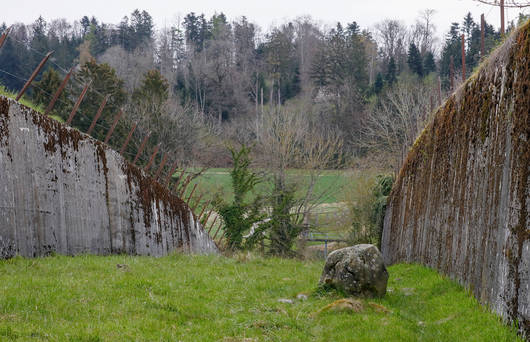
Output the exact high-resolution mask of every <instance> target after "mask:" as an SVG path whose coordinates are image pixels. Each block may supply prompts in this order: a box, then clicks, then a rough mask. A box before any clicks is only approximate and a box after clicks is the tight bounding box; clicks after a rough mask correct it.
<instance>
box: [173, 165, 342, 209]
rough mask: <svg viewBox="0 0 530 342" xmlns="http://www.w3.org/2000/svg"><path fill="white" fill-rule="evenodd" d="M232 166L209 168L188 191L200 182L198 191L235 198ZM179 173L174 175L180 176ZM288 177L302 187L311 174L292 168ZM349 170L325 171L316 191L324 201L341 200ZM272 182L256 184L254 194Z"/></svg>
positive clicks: (264, 191) (260, 191) (260, 192)
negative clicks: (232, 183) (231, 176)
mask: <svg viewBox="0 0 530 342" xmlns="http://www.w3.org/2000/svg"><path fill="white" fill-rule="evenodd" d="M230 171H231V169H230V168H212V169H208V170H207V171H206V172H204V173H203V174H202V175H201V176H199V177H198V178H196V179H195V180H194V181H192V182H191V184H190V185H189V186H188V192H189V190H190V189H191V188H192V187H193V185H194V184H196V183H197V184H198V186H197V190H196V191H197V193H200V192H204V193H209V194H212V193H216V192H222V193H223V194H224V197H225V198H226V199H228V200H231V199H232V198H233V196H234V195H233V191H232V185H231V182H232V180H231V178H230ZM178 176H179V174H178V173H177V174H176V175H175V176H174V177H178ZM288 177H289V178H290V179H291V180H296V181H297V182H298V183H299V184H301V186H302V187H304V184H307V182H309V176H308V174H307V173H306V172H304V171H303V170H291V171H289V172H288ZM348 181H349V179H348V177H347V171H342V170H328V171H324V172H323V173H322V175H321V176H320V177H319V179H318V181H317V183H316V184H315V189H314V191H315V193H316V194H322V198H321V201H322V203H335V202H338V201H340V200H341V198H340V196H341V194H342V191H343V189H344V188H345V187H347V186H348ZM271 188H272V183H271V182H270V180H269V179H268V178H266V177H265V178H264V181H263V182H262V183H261V184H259V185H258V186H256V189H255V193H254V196H255V195H256V194H261V195H263V194H265V193H268V192H270V191H269V190H270V189H271Z"/></svg>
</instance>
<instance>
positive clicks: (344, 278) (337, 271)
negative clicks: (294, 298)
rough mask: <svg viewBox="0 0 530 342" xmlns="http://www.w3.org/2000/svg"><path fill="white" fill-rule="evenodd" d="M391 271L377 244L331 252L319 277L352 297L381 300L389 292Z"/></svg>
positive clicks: (323, 284) (323, 283)
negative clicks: (387, 288)
mask: <svg viewBox="0 0 530 342" xmlns="http://www.w3.org/2000/svg"><path fill="white" fill-rule="evenodd" d="M387 281H388V272H387V270H386V267H385V264H384V263H383V255H382V254H381V252H379V249H377V247H375V246H374V245H366V244H365V245H356V246H353V247H346V248H342V249H339V250H336V251H334V252H333V253H331V254H330V255H329V256H328V258H327V260H326V265H325V266H324V271H323V272H322V276H321V277H320V285H321V286H329V287H333V288H336V289H338V290H341V291H344V292H345V293H347V294H350V295H353V296H362V297H382V296H384V295H385V293H386V284H387Z"/></svg>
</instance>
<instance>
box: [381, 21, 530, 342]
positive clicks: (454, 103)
mask: <svg viewBox="0 0 530 342" xmlns="http://www.w3.org/2000/svg"><path fill="white" fill-rule="evenodd" d="M529 141H530V23H527V24H526V25H524V26H523V27H522V28H520V29H519V30H518V31H517V32H515V33H514V34H513V35H511V36H510V37H509V38H508V39H507V41H506V42H505V44H504V45H503V46H501V47H500V48H499V49H497V50H496V51H495V52H494V54H493V55H492V56H491V57H490V58H489V59H488V60H487V61H486V62H484V63H483V65H482V66H481V68H480V69H479V71H478V72H476V73H475V74H474V75H473V76H472V77H471V78H470V79H469V80H467V81H466V82H465V84H464V85H463V86H462V87H461V88H460V89H458V90H457V91H456V92H455V94H453V95H452V96H451V97H450V98H449V99H448V100H447V102H446V103H445V104H444V105H443V106H442V107H441V108H439V109H438V111H437V113H436V115H435V118H434V120H433V122H432V123H430V124H429V125H428V127H427V128H426V129H425V131H424V132H423V133H422V135H421V136H420V137H419V138H418V140H417V141H416V143H415V144H414V146H413V148H412V149H411V151H410V152H409V154H408V156H407V159H406V161H405V163H404V165H403V167H402V169H401V171H400V174H399V176H398V178H397V180H396V183H395V185H394V188H393V190H392V193H391V195H390V197H389V201H388V208H387V213H386V217H385V225H384V231H383V241H382V252H383V255H384V258H385V261H386V263H388V264H392V263H396V262H402V261H406V262H419V263H422V264H425V265H428V266H431V267H433V268H436V269H438V270H440V271H441V272H443V273H445V274H447V275H449V276H451V277H452V278H454V279H456V280H458V281H459V282H460V283H462V284H464V285H465V286H467V287H469V288H470V289H471V291H472V292H473V294H474V295H475V296H476V297H477V298H478V299H479V300H480V301H481V302H482V303H487V304H488V305H489V306H490V307H491V308H492V309H494V310H495V311H497V312H498V313H499V314H500V315H502V316H503V317H504V318H506V319H507V320H509V321H514V320H517V321H518V323H519V326H520V328H521V331H524V332H526V334H527V336H530V218H529V215H528V213H529V211H530V190H529V189H530V173H529V168H530V164H529V163H530V143H529Z"/></svg>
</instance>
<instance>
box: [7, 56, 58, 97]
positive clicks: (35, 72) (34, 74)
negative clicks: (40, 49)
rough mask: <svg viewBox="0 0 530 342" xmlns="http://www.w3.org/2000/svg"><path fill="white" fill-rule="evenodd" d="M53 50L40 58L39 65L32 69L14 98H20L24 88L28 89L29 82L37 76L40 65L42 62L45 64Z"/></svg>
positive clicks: (24, 90)
mask: <svg viewBox="0 0 530 342" xmlns="http://www.w3.org/2000/svg"><path fill="white" fill-rule="evenodd" d="M52 53H53V51H50V52H48V53H47V54H46V56H44V58H43V59H42V61H40V63H39V65H37V67H36V68H35V70H33V73H32V74H31V76H30V77H29V79H28V80H27V81H26V83H25V84H24V86H23V87H22V89H21V90H20V92H19V93H18V95H17V97H16V99H15V100H17V101H18V100H20V98H21V97H22V95H24V93H25V92H26V90H28V88H29V86H30V85H31V82H33V80H34V79H35V77H37V75H38V74H39V72H40V71H41V69H42V67H43V66H44V64H46V62H47V61H48V59H49V58H50V56H51V55H52Z"/></svg>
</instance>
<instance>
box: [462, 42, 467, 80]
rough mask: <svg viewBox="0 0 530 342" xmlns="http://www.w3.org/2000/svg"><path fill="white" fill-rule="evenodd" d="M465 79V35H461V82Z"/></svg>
mask: <svg viewBox="0 0 530 342" xmlns="http://www.w3.org/2000/svg"><path fill="white" fill-rule="evenodd" d="M465 81H466V35H465V34H463V35H462V82H465Z"/></svg>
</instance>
